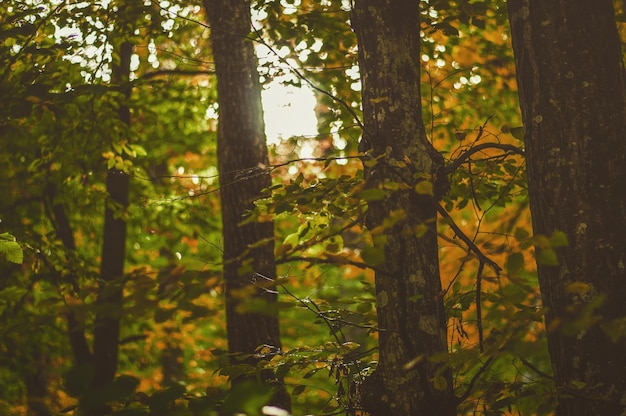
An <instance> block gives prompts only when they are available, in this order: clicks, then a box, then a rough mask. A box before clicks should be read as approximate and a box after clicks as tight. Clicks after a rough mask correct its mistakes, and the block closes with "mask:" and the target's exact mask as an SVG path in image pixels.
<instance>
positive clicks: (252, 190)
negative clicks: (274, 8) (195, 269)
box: [204, 0, 290, 408]
mask: <svg viewBox="0 0 626 416" xmlns="http://www.w3.org/2000/svg"><path fill="white" fill-rule="evenodd" d="M204 5H205V9H206V12H207V15H208V19H209V23H210V25H211V40H212V45H213V57H214V61H215V72H216V74H217V91H218V97H219V101H218V102H219V125H218V165H219V171H220V184H221V191H220V192H221V206H222V225H223V236H224V281H225V288H226V320H227V330H228V347H229V350H230V353H231V354H238V353H243V354H254V353H255V351H256V350H257V348H258V347H259V346H261V345H264V344H266V345H269V346H271V347H272V348H273V349H275V350H276V351H279V350H280V349H281V342H280V334H279V322H278V315H277V313H276V312H275V311H273V308H267V309H268V310H269V311H268V312H258V311H256V312H251V311H245V310H243V309H245V303H246V301H247V300H248V299H250V298H255V299H257V300H263V301H265V302H267V303H269V304H271V303H275V302H276V299H277V295H276V292H275V290H274V289H275V288H273V287H269V288H267V289H266V288H264V286H266V284H267V283H268V282H270V281H268V280H266V279H273V278H274V277H275V275H276V265H275V263H274V224H273V222H262V223H256V222H252V223H248V224H245V225H242V224H241V222H242V221H243V219H244V218H245V214H246V212H247V211H248V210H250V209H251V208H253V202H254V200H256V199H258V198H259V197H260V195H261V190H262V189H264V188H267V187H269V186H270V185H271V178H270V176H269V174H268V173H267V171H266V170H265V169H264V166H266V165H267V164H268V155H267V147H266V143H265V126H264V122H263V109H262V105H261V87H260V84H259V75H258V72H257V60H256V56H255V54H254V47H253V43H252V41H251V40H250V39H248V35H249V33H250V29H251V21H250V5H249V3H247V2H246V1H244V0H205V1H204ZM260 242H262V244H259V243H260ZM255 361H256V360H255V359H254V358H253V357H250V358H249V359H248V360H246V361H244V362H248V363H250V364H252V365H255ZM232 362H233V364H237V363H242V361H239V360H237V359H236V358H234V357H233V361H232ZM244 379H245V377H240V378H237V379H235V380H232V381H233V382H234V383H237V382H239V381H242V380H244ZM262 379H263V381H265V382H269V383H276V387H277V394H276V395H275V398H274V404H276V405H280V406H281V407H283V408H289V407H290V400H289V396H288V395H287V394H286V391H285V390H284V386H283V385H282V381H281V380H275V378H274V375H273V374H272V372H271V371H270V372H264V373H263V374H262Z"/></svg>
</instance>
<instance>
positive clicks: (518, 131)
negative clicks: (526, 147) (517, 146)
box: [511, 127, 524, 141]
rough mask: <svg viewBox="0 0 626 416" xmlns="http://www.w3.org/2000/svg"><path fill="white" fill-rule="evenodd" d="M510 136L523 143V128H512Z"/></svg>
mask: <svg viewBox="0 0 626 416" xmlns="http://www.w3.org/2000/svg"><path fill="white" fill-rule="evenodd" d="M511 136H513V137H515V138H516V139H517V140H519V141H524V127H512V128H511Z"/></svg>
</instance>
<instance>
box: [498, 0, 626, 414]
mask: <svg viewBox="0 0 626 416" xmlns="http://www.w3.org/2000/svg"><path fill="white" fill-rule="evenodd" d="M509 19H510V22H511V31H512V37H513V48H514V52H515V62H516V67H517V81H518V85H519V95H520V102H521V109H522V115H523V122H524V128H525V146H526V164H527V171H528V188H529V194H530V203H531V212H532V218H533V229H534V233H535V235H544V236H550V235H552V234H553V233H554V232H555V231H557V230H558V231H562V232H564V233H565V234H566V235H567V237H568V243H569V244H568V246H567V247H564V248H560V249H558V250H557V255H558V265H548V264H545V262H544V263H542V262H541V261H538V265H537V269H538V275H539V283H540V288H541V294H542V298H543V303H544V307H545V308H546V325H547V329H548V345H549V350H550V356H551V359H552V367H553V371H554V378H555V382H556V386H557V389H558V394H559V397H558V399H559V404H558V412H557V414H558V415H618V414H622V413H623V412H624V411H626V393H625V392H626V377H624V369H625V368H626V354H624V351H626V337H625V336H624V333H623V325H624V322H625V318H626V309H625V308H624V303H623V302H624V299H626V268H625V266H624V265H625V264H626V258H625V257H626V250H625V248H626V237H625V236H626V222H625V221H624V218H626V192H624V183H626V136H625V135H626V125H625V121H626V108H625V98H624V97H625V94H626V91H625V82H624V80H625V72H624V67H623V61H622V59H623V58H622V53H621V45H620V40H619V37H618V34H617V30H616V21H615V15H614V9H613V4H612V1H611V0H599V1H594V2H590V1H587V0H549V1H547V0H510V1H509ZM537 250H538V251H540V250H541V248H537ZM539 254H540V253H539ZM620 328H621V332H620Z"/></svg>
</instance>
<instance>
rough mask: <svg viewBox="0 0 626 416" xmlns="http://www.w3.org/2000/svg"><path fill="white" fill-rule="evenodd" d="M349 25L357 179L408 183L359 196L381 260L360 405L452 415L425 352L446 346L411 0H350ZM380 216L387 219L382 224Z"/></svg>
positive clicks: (448, 387) (376, 411) (446, 382)
mask: <svg viewBox="0 0 626 416" xmlns="http://www.w3.org/2000/svg"><path fill="white" fill-rule="evenodd" d="M352 25H353V27H354V30H355V32H356V35H357V38H358V44H359V67H360V71H361V80H362V85H363V86H362V91H363V100H362V101H363V121H364V126H365V131H364V133H363V139H362V142H361V145H360V147H361V150H362V151H367V152H369V153H370V156H371V157H370V160H373V159H372V158H374V159H378V162H377V163H375V164H374V165H373V166H372V165H371V164H369V168H368V167H367V166H368V163H367V162H366V180H367V181H368V183H369V186H370V187H374V188H379V189H383V184H384V183H385V182H396V183H404V184H406V185H408V187H407V188H408V189H406V190H400V191H396V192H393V193H391V194H389V195H388V196H387V197H386V198H385V199H384V200H382V201H372V202H370V203H369V208H368V213H367V225H368V227H369V229H370V230H371V232H372V233H373V234H374V241H375V247H376V248H379V249H380V250H381V251H382V252H384V261H383V262H382V264H379V265H378V266H377V270H376V277H375V281H376V293H377V302H376V303H377V304H376V307H377V313H378V326H379V327H380V329H381V332H380V333H379V356H380V359H379V364H378V368H377V369H376V371H375V372H374V374H373V375H372V376H371V377H369V378H368V379H367V380H366V381H365V383H364V385H363V386H362V400H363V405H364V407H365V410H367V411H368V412H369V413H370V414H372V415H374V416H390V415H402V416H405V415H455V414H456V411H455V407H456V400H455V399H454V397H453V392H452V377H451V373H450V371H449V369H448V368H447V367H446V366H445V365H442V364H436V363H435V362H433V361H432V360H431V358H432V357H433V356H437V358H439V359H441V358H442V356H445V354H447V342H446V324H447V319H446V315H445V311H444V307H443V300H442V297H441V296H442V295H441V282H440V276H439V264H438V252H437V235H436V230H435V224H436V220H435V219H436V210H435V205H434V201H433V196H432V195H428V194H424V193H422V194H420V193H417V192H416V191H415V190H414V187H415V185H416V184H417V182H418V181H422V180H425V181H430V182H431V183H432V182H435V188H438V186H437V185H438V184H437V183H436V182H438V181H437V178H436V176H437V172H438V170H439V169H440V168H441V167H442V166H443V158H442V156H441V155H440V154H439V153H437V152H436V151H435V149H434V148H433V147H432V145H431V144H430V142H429V141H428V139H427V137H426V133H425V129H424V125H423V119H422V106H421V97H420V73H419V72H420V62H419V57H420V46H419V45H420V39H419V32H420V14H419V2H418V1H414V0H359V1H357V2H355V8H354V10H353V15H352ZM427 188H428V186H425V187H423V189H427ZM390 218H392V219H394V220H397V222H396V223H395V225H393V226H391V227H387V226H386V225H385V224H386V223H388V222H389V221H388V219H390ZM424 225H426V226H427V227H428V228H427V231H426V232H425V233H423V232H422V231H421V230H422V229H423V226H424ZM381 229H382V231H381ZM422 234H423V235H422ZM439 362H440V361H439Z"/></svg>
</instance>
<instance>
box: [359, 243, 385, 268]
mask: <svg viewBox="0 0 626 416" xmlns="http://www.w3.org/2000/svg"><path fill="white" fill-rule="evenodd" d="M361 257H362V258H363V261H364V262H365V263H367V264H368V265H369V266H378V265H379V264H382V263H383V262H384V261H385V253H384V252H383V250H381V249H380V248H376V247H365V248H364V249H363V251H361Z"/></svg>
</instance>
